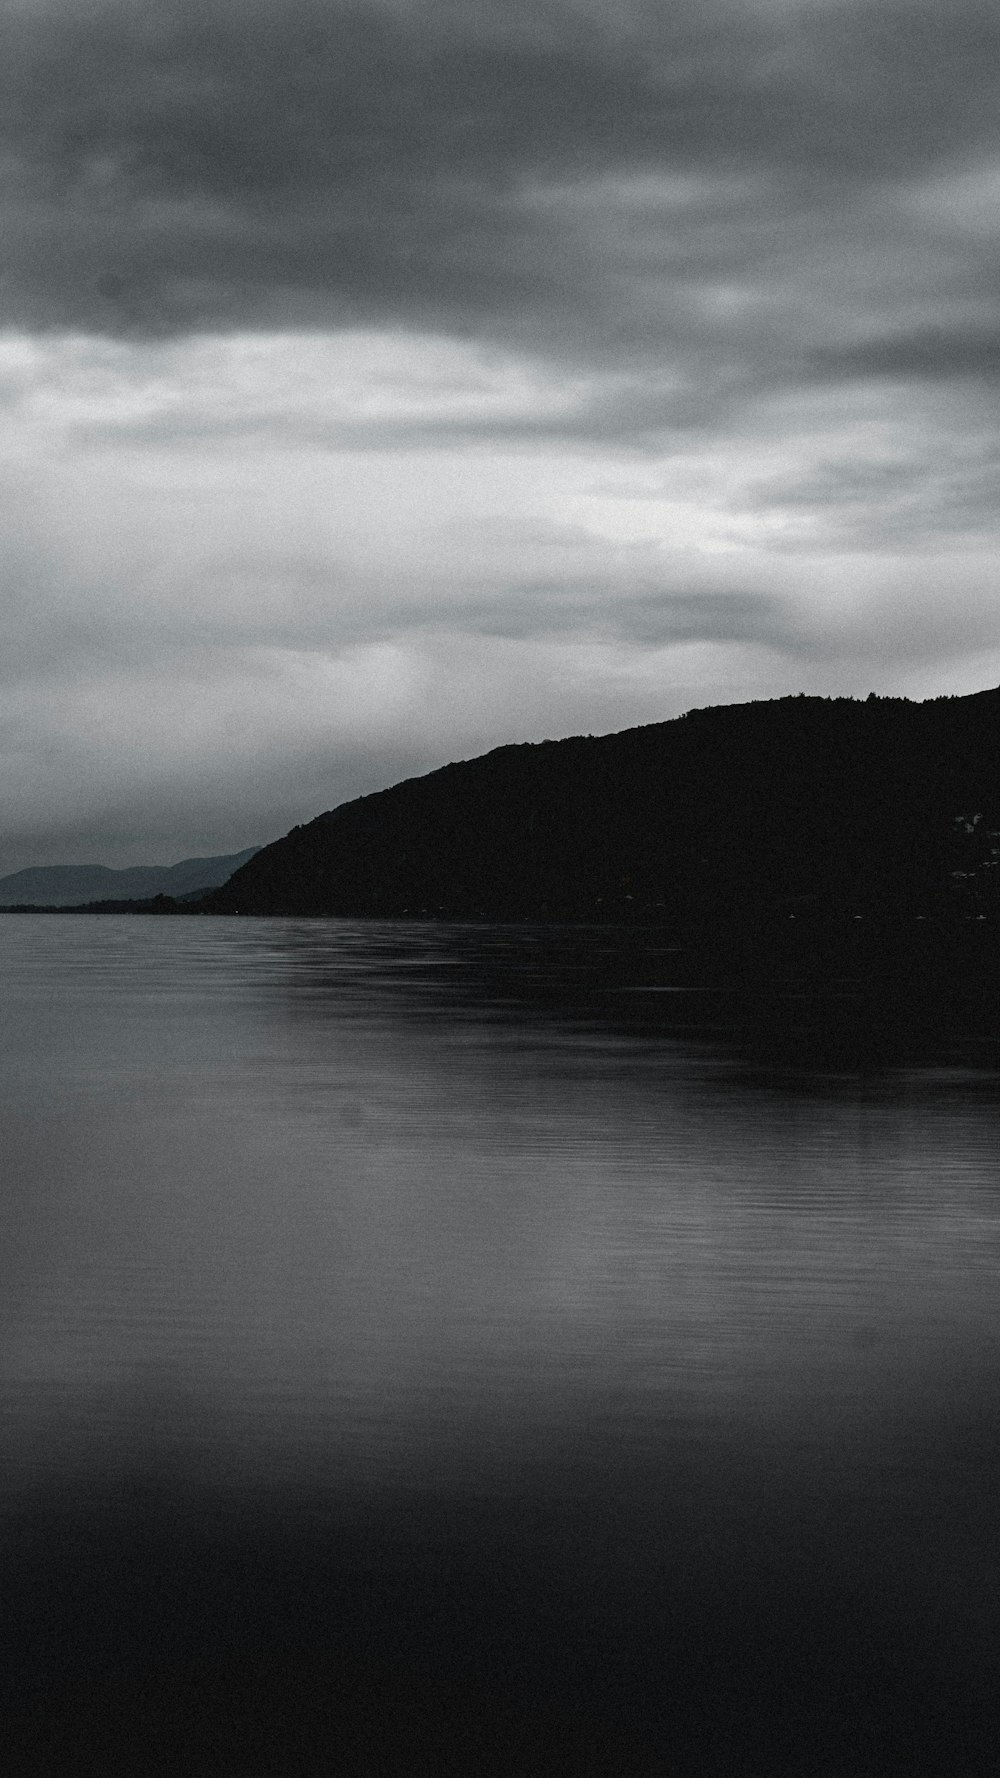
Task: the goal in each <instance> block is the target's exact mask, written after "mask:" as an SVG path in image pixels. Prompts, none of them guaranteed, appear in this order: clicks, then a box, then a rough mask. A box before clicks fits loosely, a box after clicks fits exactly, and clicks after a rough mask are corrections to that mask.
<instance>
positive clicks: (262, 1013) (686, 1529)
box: [0, 916, 1000, 1778]
mask: <svg viewBox="0 0 1000 1778" xmlns="http://www.w3.org/2000/svg"><path fill="white" fill-rule="evenodd" d="M670 953H671V944H670V940H669V937H665V936H664V935H662V934H660V935H657V936H655V937H653V936H650V935H647V936H646V937H643V935H641V934H640V935H636V934H635V933H631V934H628V935H616V934H615V933H614V932H612V931H607V930H605V931H601V930H600V929H592V930H587V929H580V928H577V929H563V930H562V931H554V932H553V931H550V932H546V931H545V929H543V928H510V927H507V928H502V927H488V926H481V927H474V926H464V927H462V926H444V925H442V926H434V925H420V924H417V923H413V924H408V923H405V922H385V923H377V922H363V921H346V920H330V921H294V920H237V919H232V920H229V919H206V918H202V919H198V918H193V919H173V920H170V919H162V920H153V919H142V918H128V917H106V918H95V917H85V916H6V917H3V918H0V980H2V983H3V1020H2V1038H0V1058H2V1066H0V1116H2V1132H3V1157H4V1160H3V1196H2V1200H0V1219H2V1244H0V1253H2V1266H3V1290H2V1294H0V1314H2V1323H3V1338H2V1344H0V1409H2V1417H3V1459H4V1493H3V1512H2V1536H3V1546H4V1547H3V1558H4V1576H5V1586H4V1607H3V1611H4V1625H5V1627H4V1636H5V1643H4V1654H5V1660H4V1680H3V1683H4V1687H5V1691H6V1694H7V1702H6V1708H5V1712H4V1723H5V1725H6V1726H5V1728H4V1730H3V1735H4V1738H5V1742H4V1749H3V1752H4V1758H3V1764H4V1769H5V1770H6V1771H9V1772H21V1771H24V1772H25V1773H28V1772H31V1773H35V1772H38V1771H40V1770H41V1769H42V1767H43V1765H44V1764H48V1765H49V1766H50V1767H51V1768H52V1769H55V1770H58V1771H60V1772H61V1773H64V1774H65V1773H69V1772H76V1771H77V1770H79V1771H80V1772H84V1771H93V1770H95V1769H97V1770H101V1769H107V1770H112V1769H114V1770H115V1771H116V1772H119V1771H120V1772H132V1771H134V1772H136V1773H142V1774H144V1775H145V1774H148V1773H150V1772H156V1771H163V1772H164V1773H167V1772H169V1773H176V1772H180V1771H191V1770H194V1769H195V1768H196V1766H198V1765H203V1764H204V1765H206V1766H207V1765H210V1766H211V1768H212V1769H214V1770H215V1771H217V1772H232V1773H234V1774H235V1773H245V1774H248V1775H249V1774H254V1775H255V1774H258V1773H260V1774H266V1775H267V1778H270V1775H271V1774H274V1773H279V1772H286V1771H287V1772H289V1773H293V1772H306V1773H313V1772H315V1773H317V1774H318V1773H328V1772H349V1773H355V1772H357V1773H362V1772H364V1773H386V1774H389V1773H392V1774H397V1773H398V1774H404V1773H405V1774H407V1775H409V1774H413V1773H418V1772H419V1773H423V1772H426V1773H428V1774H430V1773H438V1772H443V1771H454V1772H456V1773H462V1774H466V1773H475V1774H478V1773H490V1774H494V1773H495V1774H498V1775H500V1774H511V1773H521V1772H524V1773H528V1772H530V1773H532V1774H535V1773H539V1774H546V1775H547V1774H549V1773H557V1772H558V1773H562V1772H565V1773H567V1774H578V1773H582V1772H590V1771H594V1772H602V1773H603V1772H607V1773H609V1774H610V1773H629V1774H633V1773H641V1774H654V1773H655V1774H660V1773H662V1774H664V1775H669V1778H686V1775H687V1774H692V1775H693V1778H694V1775H697V1778H701V1775H702V1774H707V1773H717V1774H720V1775H722V1774H725V1775H728V1774H737V1773H741V1774H742V1773H745V1772H755V1773H756V1772H760V1773H761V1774H764V1773H766V1774H768V1775H774V1778H786V1775H787V1778H841V1775H843V1778H847V1775H848V1774H850V1775H851V1778H868V1775H870V1778H884V1775H885V1774H887V1773H899V1774H902V1773H907V1774H913V1773H921V1774H923V1773H926V1774H930V1773H940V1774H942V1775H944V1774H952V1773H954V1774H956V1778H957V1775H958V1774H962V1778H968V1775H969V1774H973V1773H976V1774H978V1773H980V1772H982V1773H983V1774H986V1773H987V1772H992V1771H994V1770H995V1762H996V1753H995V1746H996V1744H997V1742H998V1731H1000V1710H998V1708H997V1695H998V1689H1000V1688H998V1686H997V1657H998V1654H1000V1637H998V1632H1000V1536H998V1529H1000V1528H998V1520H997V1505H998V1490H997V1483H998V1462H1000V1400H998V1393H997V1380H998V1361H1000V1313H998V1311H1000V1177H998V1169H997V1159H998V1146H997V1122H996V1091H995V1089H996V1076H995V1073H991V1072H990V1071H989V1070H988V1069H986V1068H984V1067H981V1066H973V1065H970V1064H968V1063H964V1064H963V1063H961V1062H960V1061H957V1060H956V1058H955V1054H954V1052H953V1050H952V1049H949V1051H948V1053H947V1054H945V1055H943V1056H942V1057H940V1058H936V1059H935V1058H929V1059H926V1060H925V1061H923V1062H922V1064H921V1065H920V1066H913V1065H905V1066H904V1065H896V1066H890V1065H889V1064H888V1062H883V1064H882V1065H880V1066H878V1067H869V1066H866V1067H865V1068H864V1069H860V1068H851V1067H848V1066H834V1065H832V1064H830V1062H829V1060H828V1059H827V1061H825V1062H823V1063H821V1062H820V1061H817V1059H816V1057H815V1055H812V1054H811V1052H810V1051H809V1049H808V1047H803V1049H802V1053H801V1055H800V1056H799V1057H798V1058H796V1056H795V1054H794V1053H792V1054H791V1055H789V1053H788V1050H787V1046H786V1047H785V1049H784V1050H783V1051H782V1054H781V1056H780V1059H776V1058H775V1056H774V1055H773V1053H771V1052H770V1051H768V1050H766V1049H765V1050H764V1051H762V1050H761V1049H760V1047H759V1046H757V1047H755V1046H754V1045H753V1044H752V1043H750V1042H748V1040H747V1028H746V1026H745V1024H744V1025H743V1026H741V1028H740V1029H739V1030H734V1029H733V1028H732V1027H731V1025H730V1024H729V1023H727V1021H726V1019H725V1018H723V1017H720V1018H718V1019H715V1020H714V1021H713V1020H707V1021H706V1020H704V1019H702V1020H700V1021H697V1020H696V1021H694V1022H692V1020H691V1019H690V1017H689V1016H688V1013H687V1011H686V1009H687V1008H688V1007H689V1006H690V1005H691V1003H692V1001H691V996H692V994H694V993H696V984H695V985H692V983H691V982H690V981H688V982H687V983H686V985H684V986H682V987H678V986H677V985H676V983H675V982H674V980H673V977H672V976H671V972H670V968H669V965H668V963H667V962H666V961H665V959H669V957H670ZM95 1762H96V1766H95ZM102 1762H103V1764H102Z"/></svg>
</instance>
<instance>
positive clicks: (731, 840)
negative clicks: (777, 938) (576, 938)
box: [202, 690, 1000, 929]
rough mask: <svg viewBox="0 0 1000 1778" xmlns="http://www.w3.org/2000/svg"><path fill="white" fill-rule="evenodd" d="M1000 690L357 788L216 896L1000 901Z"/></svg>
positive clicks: (674, 916) (817, 912)
mask: <svg viewBox="0 0 1000 1778" xmlns="http://www.w3.org/2000/svg"><path fill="white" fill-rule="evenodd" d="M998 765H1000V690H997V691H988V692H981V693H977V694H975V695H974V696H971V697H962V698H939V699H935V700H933V701H930V702H927V703H922V704H916V703H910V702H908V701H907V700H905V699H900V698H881V699H879V698H870V699H868V700H867V701H864V702H855V701H853V700H851V699H846V698H837V699H825V698H811V697H809V698H807V697H798V698H782V699H777V700H774V701H772V702H760V703H750V704H739V705H729V706H723V707H719V708H715V709H706V710H694V711H691V712H690V713H689V714H688V715H686V716H683V717H679V718H677V719H676V720H674V721H671V722H664V723H656V724H652V725H650V726H648V727H644V728H636V729H627V730H625V731H623V732H622V733H620V734H615V735H605V736H600V737H596V738H595V737H590V736H588V737H584V736H576V737H573V738H571V739H568V740H564V741H545V742H541V743H539V744H536V745H531V744H526V745H521V746H508V747H500V748H497V749H496V750H495V751H494V752H492V753H488V754H486V755H484V756H482V757H481V758H479V759H473V760H468V761H463V762H461V763H457V764H453V765H448V766H445V767H443V768H442V769H441V770H439V771H436V772H431V773H429V774H428V775H427V776H426V777H422V778H414V779H410V780H408V781H406V782H405V783H402V784H397V785H395V786H393V787H392V788H391V789H389V790H383V791H379V792H377V793H375V794H374V795H371V796H366V797H360V798H358V799H357V800H356V801H355V802H351V803H346V804H344V805H342V806H341V807H340V808H338V809H335V810H333V811H331V812H330V813H328V814H325V815H320V816H318V817H317V819H316V820H314V821H311V822H309V823H308V824H307V825H306V826H304V827H298V828H294V829H293V830H292V832H291V833H290V834H288V835H287V836H286V837H285V838H284V839H282V840H278V841H277V842H275V843H274V844H273V845H271V846H267V847H265V848H264V849H263V850H262V851H260V852H258V853H257V854H256V856H255V857H254V858H253V859H251V860H250V862H249V863H248V864H246V865H244V866H243V868H242V869H241V870H238V871H237V872H236V873H235V874H234V876H233V877H231V878H230V880H229V882H228V883H226V884H225V885H224V886H223V887H222V888H221V889H218V890H216V891H215V892H214V893H213V894H212V895H211V896H209V897H207V898H206V900H205V902H204V903H203V904H202V905H203V906H204V908H205V909H206V911H212V912H219V913H237V912H238V913H246V914H296V915H299V914H306V915H309V914H342V915H363V916H364V915H368V916H382V917H384V916H396V915H406V916H409V917H411V918H413V917H420V916H425V915H426V916H429V917H432V918H434V917H437V918H442V917H443V918H450V919H465V918H472V919H476V918H488V919H512V920H523V919H543V920H584V921H594V920H597V921H621V920H629V921H631V920H638V921H642V922H649V921H655V922H664V923H671V924H674V923H677V922H680V923H684V924H690V923H692V922H695V923H698V924H701V923H708V924H710V925H712V926H718V927H721V928H732V929H735V928H737V927H745V926H746V925H747V924H748V923H753V922H755V921H760V920H765V921H766V920H767V919H768V918H769V917H770V916H775V915H778V916H781V917H783V918H787V916H788V915H789V913H793V912H794V913H795V914H796V916H797V917H809V916H810V915H812V916H814V917H815V916H821V917H833V918H837V919H839V918H842V917H847V918H853V916H854V915H856V914H861V915H863V916H873V915H874V916H895V915H899V914H906V915H908V916H909V917H912V918H915V917H916V916H918V915H921V914H923V915H925V916H927V917H931V918H940V917H941V916H947V915H950V914H957V915H959V916H960V917H961V916H964V915H966V914H968V915H971V916H973V917H977V916H978V915H979V914H980V913H988V912H989V910H990V909H991V908H992V909H993V910H994V911H995V910H996V908H997V881H998V878H1000V771H998Z"/></svg>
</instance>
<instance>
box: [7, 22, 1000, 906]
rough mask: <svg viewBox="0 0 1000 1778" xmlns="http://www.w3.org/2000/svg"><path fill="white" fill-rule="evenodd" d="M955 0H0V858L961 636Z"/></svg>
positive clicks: (979, 318)
mask: <svg viewBox="0 0 1000 1778" xmlns="http://www.w3.org/2000/svg"><path fill="white" fill-rule="evenodd" d="M998 67H1000V9H998V7H997V6H996V0H843V3H842V0H670V4H669V5H667V4H664V3H663V0H615V3H609V0H560V3H559V4H555V3H553V0H504V4H503V5H497V3H496V0H405V3H404V0H357V3H354V4H342V3H341V0H155V4H153V3H152V0H0V120H2V121H0V156H2V177H0V241H2V243H3V253H2V261H0V626H2V628H0V640H2V646H0V679H2V696H0V871H10V870H14V869H18V868H20V867H22V866H24V865H30V864H46V863H57V862H58V863H63V862H71V863H75V862H100V863H105V864H111V865H123V864H130V863H160V862H163V863H169V862H172V861H173V860H174V859H177V858H180V857H184V856H188V855H190V854H197V853H209V852H211V853H217V852H225V851H230V850H236V849H237V848H240V847H243V846H246V845H252V844H257V843H263V842H266V841H268V840H270V839H273V838H276V837H277V836H278V835H280V834H282V833H284V832H286V831H287V830H288V828H289V827H291V826H292V825H293V824H294V823H296V822H300V821H305V820H308V819H310V818H311V817H312V816H313V815H315V814H318V813H319V812H320V811H321V810H324V809H328V808H331V807H334V806H336V804H338V803H340V802H342V801H345V800H346V799H348V798H350V797H353V796H357V795H360V794H363V793H366V792H368V791H371V790H375V789H379V788H381V787H382V786H384V785H386V784H390V783H393V782H395V781H397V780H398V779H400V778H403V777H407V776H412V775H413V774H414V773H416V772H422V771H426V770H430V769H432V768H433V767H435V766H437V765H441V764H444V763H446V762H447V761H448V760H450V759H455V758H468V757H471V756H473V755H475V754H478V753H482V752H484V751H486V750H487V749H488V748H490V747H493V746H496V745H498V744H500V743H503V742H507V741H524V740H540V739H543V738H545V737H552V738H556V737H559V736H562V735H567V734H574V733H576V734H578V733H593V734H600V733H607V732H610V731H612V730H615V729H621V728H626V727H629V726H631V725H633V724H635V723H642V722H654V721H662V720H664V719H666V718H669V717H671V716H676V715H679V714H680V713H681V712H682V711H684V710H687V709H690V708H692V707H697V706H702V705H706V704H720V703H732V702H738V701H743V700H745V699H748V698H768V697H777V696H782V695H785V694H787V693H791V692H800V691H804V692H806V693H813V694H822V695H838V696H843V695H850V696H866V695H867V694H868V692H869V691H872V690H874V691H876V692H878V693H880V694H890V693H891V694H894V695H904V696H908V697H913V698H924V697H931V696H937V695H940V694H943V693H950V694H957V693H963V692H970V691H977V690H981V689H983V688H984V687H986V686H988V685H995V684H997V683H998V681H1000V619H998V610H1000V604H998V598H997V563H998V553H1000V551H998V544H1000V426H998V420H1000V413H998V408H1000V401H998V393H1000V276H998V272H1000V266H998V240H1000V83H998V81H997V68H998Z"/></svg>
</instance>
